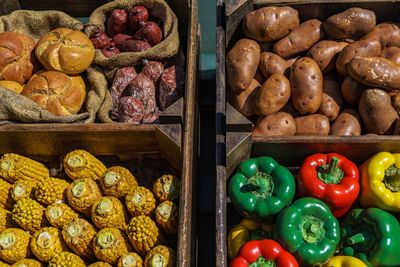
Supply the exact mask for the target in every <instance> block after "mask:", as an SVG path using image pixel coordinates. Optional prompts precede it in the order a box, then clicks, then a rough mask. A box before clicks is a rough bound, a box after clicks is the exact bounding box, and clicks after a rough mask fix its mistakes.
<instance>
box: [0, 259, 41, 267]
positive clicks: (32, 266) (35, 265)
mask: <svg viewBox="0 0 400 267" xmlns="http://www.w3.org/2000/svg"><path fill="white" fill-rule="evenodd" d="M0 267H1V265H0ZM11 267H43V264H42V263H41V262H40V261H37V260H34V259H23V260H20V261H18V262H16V263H14V264H13V265H12V266H11Z"/></svg>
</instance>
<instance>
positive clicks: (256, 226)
mask: <svg viewBox="0 0 400 267" xmlns="http://www.w3.org/2000/svg"><path fill="white" fill-rule="evenodd" d="M272 230H273V225H272V223H263V222H258V221H254V220H250V219H243V220H241V221H240V223H238V224H237V225H235V226H233V227H232V229H231V230H230V231H229V235H228V253H229V257H230V259H231V260H233V259H234V258H235V257H236V255H237V253H238V251H239V249H240V247H241V246H242V245H243V244H244V243H246V242H247V241H249V240H256V239H267V238H269V237H271V236H272Z"/></svg>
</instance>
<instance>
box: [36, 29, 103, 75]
mask: <svg viewBox="0 0 400 267" xmlns="http://www.w3.org/2000/svg"><path fill="white" fill-rule="evenodd" d="M94 51H95V50H94V46H93V44H92V42H91V41H90V39H89V38H88V37H87V36H86V35H85V34H84V33H82V32H80V31H76V30H71V29H68V28H58V29H55V30H52V31H51V32H49V33H47V34H45V35H43V36H42V38H40V40H39V42H38V43H37V45H36V49H35V53H36V57H37V58H38V59H39V61H40V63H42V64H43V66H44V67H45V68H46V69H47V70H56V71H61V72H63V73H66V74H78V73H81V72H83V71H85V70H86V69H87V68H88V67H89V66H90V64H91V63H92V61H93V58H94Z"/></svg>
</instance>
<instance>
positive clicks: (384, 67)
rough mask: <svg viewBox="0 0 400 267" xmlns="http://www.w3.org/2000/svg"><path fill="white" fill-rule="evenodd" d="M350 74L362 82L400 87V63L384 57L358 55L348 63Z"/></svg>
mask: <svg viewBox="0 0 400 267" xmlns="http://www.w3.org/2000/svg"><path fill="white" fill-rule="evenodd" d="M347 71H348V72H349V74H350V76H351V77H352V78H353V79H354V80H357V81H359V82H360V83H362V84H365V85H368V86H371V87H379V88H385V89H389V90H396V89H400V65H397V64H396V63H393V62H392V61H390V60H388V59H386V58H383V57H356V58H353V59H352V60H351V61H350V63H349V64H348V65H347Z"/></svg>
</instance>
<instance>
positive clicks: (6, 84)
mask: <svg viewBox="0 0 400 267" xmlns="http://www.w3.org/2000/svg"><path fill="white" fill-rule="evenodd" d="M0 87H3V88H6V89H8V90H12V91H15V92H16V93H18V94H19V93H21V92H22V90H23V89H24V87H23V86H22V85H20V84H19V83H17V82H14V81H0Z"/></svg>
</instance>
